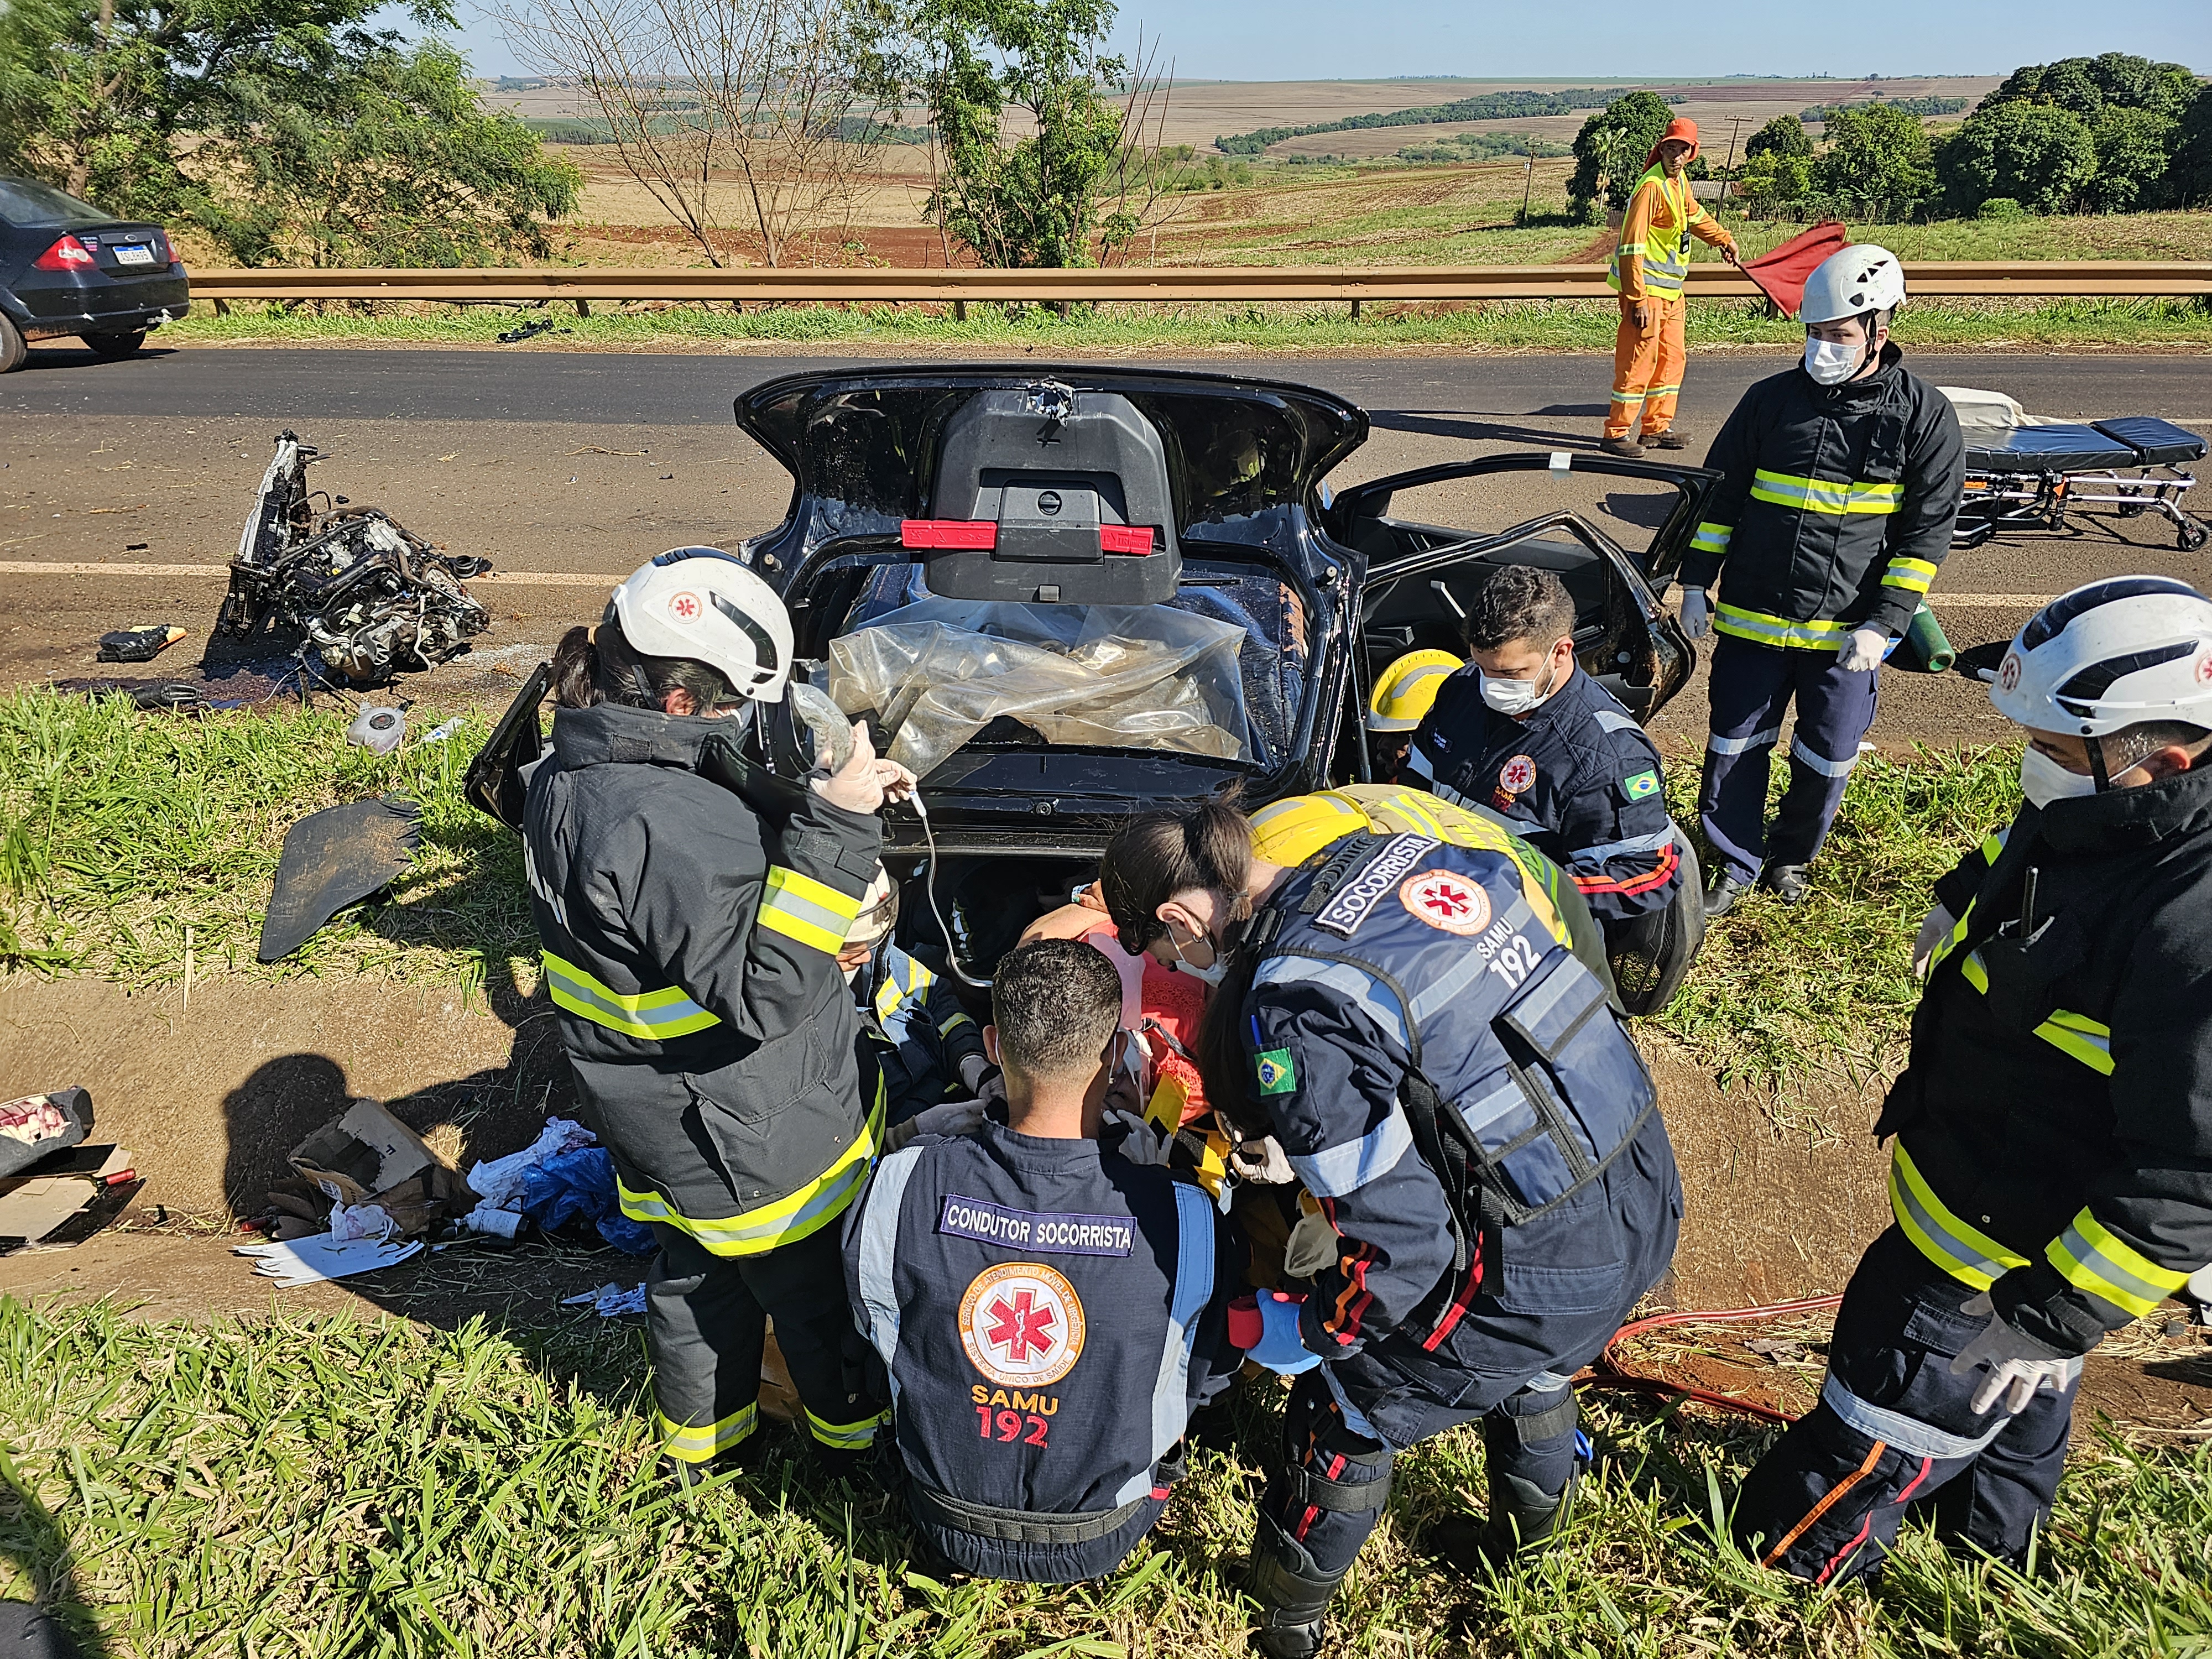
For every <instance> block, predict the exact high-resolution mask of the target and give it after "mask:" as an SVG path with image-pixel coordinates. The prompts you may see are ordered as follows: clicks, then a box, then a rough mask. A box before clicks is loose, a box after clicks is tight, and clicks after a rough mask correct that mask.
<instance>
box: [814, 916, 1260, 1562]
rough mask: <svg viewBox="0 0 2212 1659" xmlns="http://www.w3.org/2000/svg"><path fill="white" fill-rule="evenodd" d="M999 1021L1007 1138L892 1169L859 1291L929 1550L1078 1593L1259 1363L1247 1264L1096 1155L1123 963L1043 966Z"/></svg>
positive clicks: (942, 1147)
mask: <svg viewBox="0 0 2212 1659" xmlns="http://www.w3.org/2000/svg"><path fill="white" fill-rule="evenodd" d="M991 1000H992V1020H993V1024H992V1025H991V1027H990V1029H989V1030H988V1031H987V1034H986V1040H987V1042H989V1043H990V1044H991V1045H992V1048H993V1053H994V1058H995V1059H996V1060H997V1061H998V1062H999V1063H1000V1065H1002V1066H1004V1067H1005V1073H1006V1115H1007V1121H1006V1125H1005V1126H1004V1127H1000V1125H998V1124H995V1123H988V1122H986V1123H983V1124H981V1126H980V1127H978V1128H976V1130H975V1132H974V1133H969V1134H963V1135H957V1136H938V1135H933V1134H927V1133H925V1134H923V1135H921V1136H919V1137H918V1138H917V1139H915V1140H914V1141H913V1142H912V1143H911V1144H910V1145H908V1146H907V1147H906V1148H905V1149H904V1150H902V1151H900V1152H893V1153H891V1154H890V1155H888V1156H886V1157H885V1158H883V1159H882V1160H881V1162H880V1163H878V1165H877V1167H876V1172H875V1174H874V1176H872V1178H871V1180H870V1182H869V1185H868V1188H867V1190H866V1192H865V1193H864V1194H862V1196H861V1199H860V1202H859V1204H858V1205H857V1206H854V1212H853V1215H852V1218H851V1219H850V1220H849V1221H848V1224H847V1226H846V1230H845V1276H846V1283H847V1285H848V1291H849V1293H850V1296H851V1297H852V1305H853V1310H854V1318H855V1319H856V1320H857V1321H858V1322H859V1324H860V1328H862V1329H863V1330H864V1331H865V1332H866V1334H867V1336H868V1340H870V1341H871V1342H872V1344H873V1345H874V1346H875V1350H876V1352H877V1353H878V1356H880V1358H881V1359H882V1362H883V1365H884V1370H886V1371H887V1372H888V1373H889V1376H890V1392H891V1397H892V1400H893V1401H894V1406H893V1411H892V1418H893V1422H894V1424H895V1428H896V1434H895V1443H894V1444H893V1445H891V1446H890V1447H888V1448H884V1449H880V1450H879V1453H878V1456H879V1459H880V1461H881V1466H882V1467H883V1468H884V1469H885V1471H886V1474H887V1477H888V1479H889V1480H890V1484H891V1485H892V1486H894V1488H895V1489H896V1490H897V1491H899V1492H901V1493H902V1496H903V1498H904V1502H905V1505H906V1507H907V1509H908V1513H909V1514H910V1515H911V1516H912V1517H913V1519H914V1522H915V1526H916V1527H918V1528H920V1529H921V1534H922V1536H923V1537H924V1539H925V1540H926V1541H927V1544H928V1546H929V1548H930V1550H931V1551H932V1552H933V1554H934V1555H935V1556H937V1557H939V1558H942V1559H943V1561H945V1562H946V1563H949V1564H950V1565H951V1566H952V1567H954V1568H956V1569H957V1570H958V1571H963V1572H970V1573H975V1574H979V1575H981V1576H982V1577H990V1578H1010V1579H1022V1580H1027V1581H1030V1582H1032V1583H1072V1582H1073V1581H1075V1580H1078V1579H1084V1578H1095V1577H1098V1576H1099V1575H1100V1574H1101V1573H1106V1572H1110V1571H1113V1570H1114V1569H1115V1567H1116V1566H1118V1565H1121V1561H1122V1560H1123V1559H1124V1558H1125V1557H1127V1554H1128V1553H1129V1552H1130V1551H1131V1550H1133V1549H1134V1548H1135V1547H1136V1545H1137V1541H1139V1539H1141V1538H1142V1537H1143V1536H1144V1535H1145V1534H1146V1532H1148V1531H1150V1530H1151V1528H1152V1523H1153V1522H1156V1521H1158V1519H1159V1516H1160V1511H1161V1510H1162V1508H1163V1507H1164V1504H1165V1502H1166V1499H1167V1496H1168V1489H1169V1487H1170V1486H1171V1485H1172V1484H1173V1482H1174V1481H1175V1480H1176V1479H1177V1478H1178V1477H1179V1476H1180V1474H1182V1436H1183V1430H1184V1426H1185V1425H1186V1424H1187V1423H1188V1420H1189V1418H1190V1414H1191V1413H1192V1412H1193V1411H1194V1409H1195V1408H1196V1407H1198V1406H1199V1404H1200V1402H1202V1401H1204V1400H1206V1398H1207V1397H1208V1396H1210V1395H1213V1394H1215V1393H1218V1391H1219V1390H1220V1389H1223V1388H1225V1387H1226V1386H1227V1384H1228V1382H1229V1380H1230V1378H1231V1376H1234V1374H1235V1373H1236V1371H1237V1368H1238V1367H1239V1366H1240V1365H1241V1364H1242V1363H1243V1356H1242V1355H1241V1354H1240V1353H1239V1352H1237V1350H1236V1349H1235V1348H1234V1347H1233V1346H1231V1344H1230V1342H1229V1340H1228V1318H1227V1314H1226V1304H1227V1302H1228V1299H1229V1297H1231V1296H1233V1295H1235V1294H1237V1293H1238V1292H1240V1291H1243V1288H1244V1261H1243V1250H1242V1248H1241V1246H1239V1245H1238V1244H1237V1241H1236V1239H1235V1237H1234V1235H1233V1233H1232V1232H1231V1230H1230V1228H1229V1226H1228V1224H1227V1223H1225V1222H1222V1221H1219V1220H1218V1219H1217V1218H1216V1215H1215V1212H1214V1207H1213V1202H1212V1200H1211V1199H1210V1198H1209V1197H1208V1196H1207V1195H1206V1194H1205V1193H1204V1192H1202V1191H1201V1190H1200V1189H1199V1188H1197V1187H1195V1186H1194V1185H1190V1184H1188V1183H1186V1182H1181V1181H1177V1180H1175V1179H1174V1178H1172V1177H1171V1176H1170V1175H1169V1174H1168V1172H1167V1170H1165V1169H1164V1167H1162V1166H1160V1165H1159V1164H1152V1163H1146V1164H1135V1163H1131V1162H1129V1161H1127V1159H1125V1158H1122V1157H1121V1155H1120V1154H1119V1153H1118V1152H1115V1151H1113V1150H1110V1149H1109V1147H1107V1146H1102V1145H1101V1144H1100V1140H1099V1131H1100V1126H1101V1123H1102V1121H1103V1118H1104V1113H1105V1107H1106V1098H1107V1093H1108V1087H1109V1080H1110V1077H1111V1074H1112V1073H1113V1072H1114V1071H1115V1069H1116V1066H1115V1062H1116V1060H1118V1058H1119V1054H1118V1049H1119V1045H1120V1043H1121V1042H1122V1041H1124V1040H1125V1039H1124V1036H1123V1035H1122V1034H1121V1033H1120V1032H1119V1031H1118V1030H1117V1028H1118V1027H1119V1026H1120V1024H1121V978H1120V975H1117V974H1116V973H1115V970H1114V966H1113V964H1112V963H1109V962H1108V961H1107V960H1106V958H1105V957H1103V956H1101V955H1100V954H1099V953H1098V952H1097V951H1095V950H1093V949H1092V948H1091V946H1090V945H1085V944H1082V943H1079V941H1077V940H1074V939H1043V940H1040V941H1038V942H1036V943H1035V944H1032V945H1023V946H1022V947H1020V948H1019V949H1018V950H1016V951H1012V952H1011V953H1010V954H1009V955H1007V956H1006V957H1005V959H1004V960H1002V961H1001V962H1000V964H999V968H998V971H997V974H996V975H995V977H994V983H993V987H992V995H991ZM1131 1104H1135V1102H1134V1101H1132V1102H1131Z"/></svg>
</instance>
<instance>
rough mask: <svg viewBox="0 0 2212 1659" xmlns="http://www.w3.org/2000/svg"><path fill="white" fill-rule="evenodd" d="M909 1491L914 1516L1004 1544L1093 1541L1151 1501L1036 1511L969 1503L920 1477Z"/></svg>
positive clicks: (929, 1523) (1120, 1525) (1148, 1496)
mask: <svg viewBox="0 0 2212 1659" xmlns="http://www.w3.org/2000/svg"><path fill="white" fill-rule="evenodd" d="M907 1494H908V1498H909V1499H910V1500H911V1501H912V1503H913V1506H914V1510H915V1518H916V1519H917V1520H919V1521H921V1522H922V1523H923V1524H925V1525H927V1526H938V1527H950V1528H951V1529H952V1530H953V1531H955V1532H964V1533H967V1534H969V1535H970V1536H972V1537H976V1538H989V1539H994V1540H996V1541H999V1542H1000V1543H1003V1544H1088V1543H1091V1542H1093V1541H1096V1540H1097V1539H1101V1538H1104V1537H1107V1536H1109V1535H1110V1534H1114V1533H1117V1532H1119V1531H1121V1528H1124V1527H1126V1526H1127V1525H1128V1524H1129V1522H1132V1521H1133V1520H1135V1519H1136V1517H1137V1516H1138V1514H1139V1511H1141V1510H1143V1509H1144V1507H1145V1505H1146V1504H1148V1503H1151V1502H1152V1501H1153V1499H1152V1495H1151V1493H1149V1492H1147V1493H1146V1495H1145V1496H1144V1497H1142V1498H1132V1499H1131V1500H1130V1501H1129V1502H1128V1503H1126V1504H1122V1505H1121V1508H1120V1509H1118V1510H1101V1511H1099V1512H1097V1513H1096V1514H1091V1515H1037V1514H1033V1513H1031V1512H1030V1511H1029V1510H1002V1509H997V1508H994V1506H992V1505H991V1504H970V1503H969V1502H967V1501H966V1500H965V1499H963V1498H954V1497H951V1496H950V1495H949V1494H947V1493H945V1492H938V1491H936V1490H935V1489H934V1488H933V1487H929V1486H923V1485H922V1484H921V1482H920V1481H918V1480H909V1481H908V1483H907Z"/></svg>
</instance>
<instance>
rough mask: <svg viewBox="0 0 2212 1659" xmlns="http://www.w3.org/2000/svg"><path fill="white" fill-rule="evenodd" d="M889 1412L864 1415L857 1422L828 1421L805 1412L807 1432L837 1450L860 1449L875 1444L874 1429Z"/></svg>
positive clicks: (882, 1421)
mask: <svg viewBox="0 0 2212 1659" xmlns="http://www.w3.org/2000/svg"><path fill="white" fill-rule="evenodd" d="M889 1417H890V1413H889V1412H879V1413H877V1414H876V1415H875V1416H873V1417H864V1418H862V1419H860V1421H859V1422H857V1423H830V1422H825V1421H824V1420H823V1419H821V1418H818V1417H817V1416H816V1415H815V1414H814V1413H812V1412H811V1411H809V1412H807V1413H806V1429H807V1432H808V1433H810V1434H811V1435H812V1436H813V1437H815V1438H816V1439H817V1440H818V1441H820V1442H821V1443H823V1445H825V1446H829V1447H832V1448H834V1449H836V1450H838V1451H860V1450H864V1449H866V1448H867V1447H869V1446H872V1445H873V1444H875V1442H876V1431H877V1430H878V1429H879V1428H881V1427H882V1426H883V1425H884V1421H885V1419H888V1418H889Z"/></svg>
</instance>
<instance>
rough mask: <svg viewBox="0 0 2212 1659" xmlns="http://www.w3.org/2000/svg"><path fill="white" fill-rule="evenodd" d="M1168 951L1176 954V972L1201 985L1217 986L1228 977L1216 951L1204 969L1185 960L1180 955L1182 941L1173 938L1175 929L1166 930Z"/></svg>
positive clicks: (1227, 972) (1219, 953)
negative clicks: (1188, 976)
mask: <svg viewBox="0 0 2212 1659" xmlns="http://www.w3.org/2000/svg"><path fill="white" fill-rule="evenodd" d="M1168 949H1170V951H1174V952H1175V953H1176V960H1175V970H1176V972H1177V973H1178V974H1188V975H1190V976H1191V977H1192V978H1193V979H1194V980H1196V981H1198V982H1199V983H1200V984H1201V985H1218V984H1220V983H1221V981H1223V980H1224V979H1225V978H1226V977H1227V976H1228V974H1229V969H1228V965H1227V964H1226V963H1224V962H1223V961H1222V960H1221V952H1220V951H1219V950H1218V949H1217V950H1216V951H1214V954H1213V961H1212V963H1211V964H1210V965H1208V966H1206V967H1204V968H1200V967H1198V966H1196V965H1195V964H1194V963H1191V962H1189V961H1188V960H1186V959H1185V958H1184V956H1183V953H1182V940H1180V939H1177V938H1176V936H1175V929H1174V928H1172V927H1170V928H1169V929H1168Z"/></svg>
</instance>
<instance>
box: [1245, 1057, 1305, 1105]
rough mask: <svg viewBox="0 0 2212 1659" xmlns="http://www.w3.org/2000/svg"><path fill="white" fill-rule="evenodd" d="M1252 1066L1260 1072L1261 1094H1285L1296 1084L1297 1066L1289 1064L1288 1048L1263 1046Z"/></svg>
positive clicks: (1294, 1087)
mask: <svg viewBox="0 0 2212 1659" xmlns="http://www.w3.org/2000/svg"><path fill="white" fill-rule="evenodd" d="M1252 1066H1253V1069H1254V1070H1255V1071H1256V1072H1257V1073H1259V1074H1260V1092H1261V1094H1263V1095H1286V1094H1289V1093H1290V1092H1291V1091H1292V1090H1293V1089H1296V1088H1297V1086H1298V1068H1297V1066H1294V1065H1293V1064H1291V1051H1290V1050H1289V1049H1288V1048H1263V1049H1261V1051H1260V1053H1259V1055H1258V1057H1257V1058H1255V1060H1253V1062H1252Z"/></svg>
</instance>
